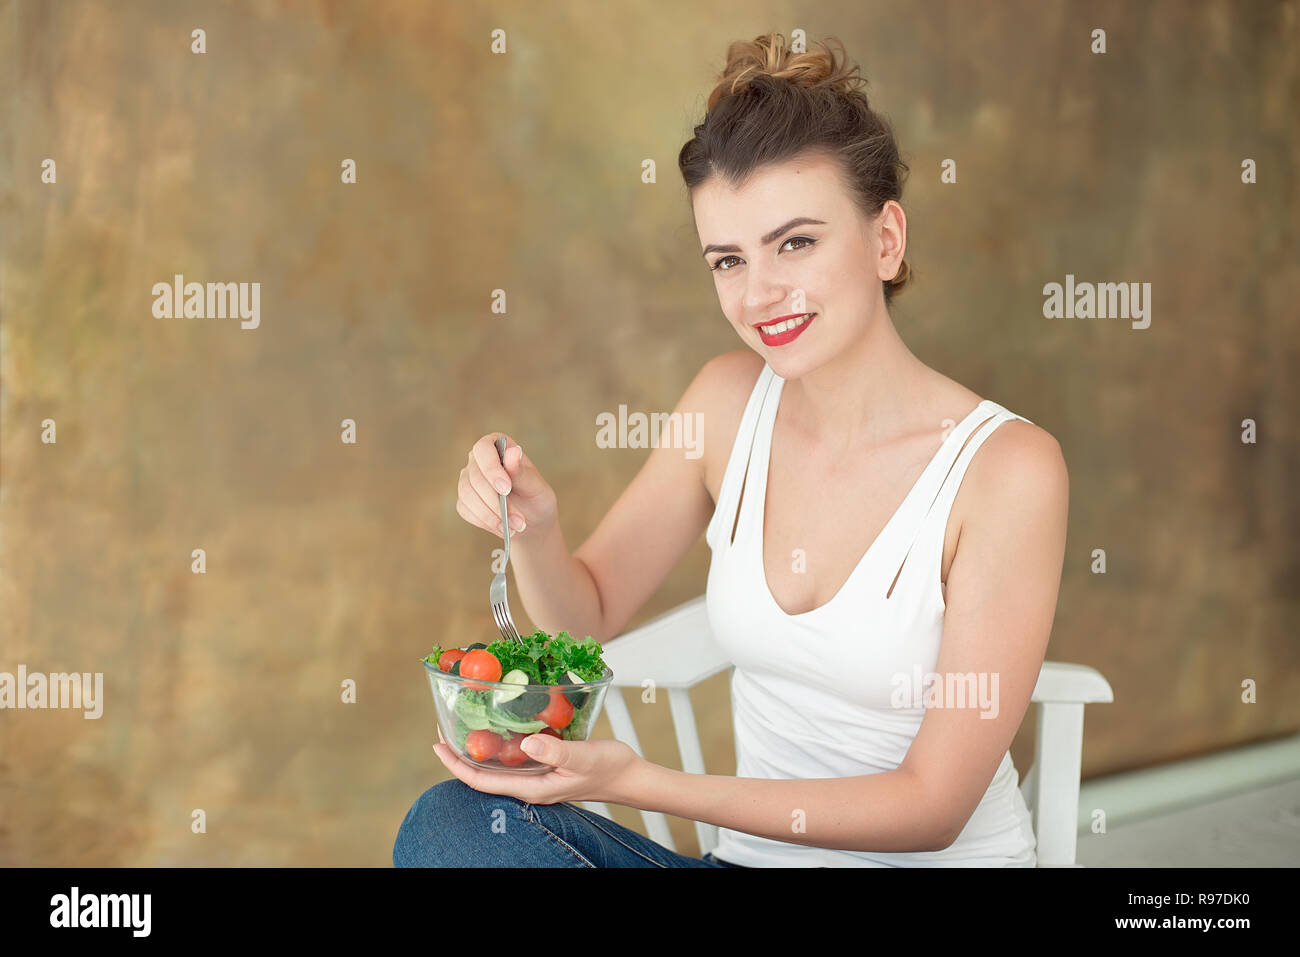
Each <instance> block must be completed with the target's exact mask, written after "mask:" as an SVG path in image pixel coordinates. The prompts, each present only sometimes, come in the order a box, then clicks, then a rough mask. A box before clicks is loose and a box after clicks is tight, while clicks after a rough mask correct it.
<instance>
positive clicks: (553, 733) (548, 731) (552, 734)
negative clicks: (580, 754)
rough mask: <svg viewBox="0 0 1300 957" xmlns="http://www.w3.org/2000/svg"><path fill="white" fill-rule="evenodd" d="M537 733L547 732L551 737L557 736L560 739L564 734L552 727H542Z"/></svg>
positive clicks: (562, 738)
mask: <svg viewBox="0 0 1300 957" xmlns="http://www.w3.org/2000/svg"><path fill="white" fill-rule="evenodd" d="M537 733H538V734H549V735H550V736H551V737H553V738H559V739H560V740H564V735H562V734H560V732H558V731H556V730H555V729H554V728H542V730H541V731H538V732H537Z"/></svg>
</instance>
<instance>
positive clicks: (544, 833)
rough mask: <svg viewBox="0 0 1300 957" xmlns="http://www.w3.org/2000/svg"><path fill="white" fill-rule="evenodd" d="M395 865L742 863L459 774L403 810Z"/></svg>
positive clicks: (502, 865) (621, 865) (568, 865)
mask: <svg viewBox="0 0 1300 957" xmlns="http://www.w3.org/2000/svg"><path fill="white" fill-rule="evenodd" d="M393 866H394V867H740V866H741V865H740V864H731V863H728V862H727V861H723V860H719V859H718V858H716V857H714V856H713V855H712V854H711V853H710V854H705V855H704V857H702V858H700V857H688V856H687V855H685V854H678V853H676V852H675V851H670V850H668V848H666V847H664V846H663V845H662V844H658V843H656V842H654V841H652V840H650V839H649V838H648V837H643V836H642V835H641V834H638V833H637V832H636V831H633V830H631V829H630V828H626V827H623V826H622V825H621V824H616V823H615V822H613V821H611V820H610V819H609V818H607V817H603V816H602V815H600V814H596V813H595V812H594V811H588V810H587V809H586V808H582V807H579V806H578V805H576V804H571V803H569V802H565V803H563V804H528V803H526V802H524V801H521V800H520V799H519V798H516V797H511V796H509V795H505V794H486V793H484V792H482V791H476V790H474V789H473V788H472V787H470V786H469V785H468V784H466V783H465V782H464V781H462V780H460V778H452V779H450V780H448V781H441V782H439V783H438V784H435V785H434V786H433V787H431V788H429V789H428V790H427V791H425V792H424V793H423V794H421V795H420V797H419V798H418V799H417V800H416V802H415V803H414V804H413V805H411V809H410V810H409V811H407V812H406V817H405V818H404V819H403V820H402V826H401V827H400V828H398V830H397V840H396V841H395V842H394V843H393Z"/></svg>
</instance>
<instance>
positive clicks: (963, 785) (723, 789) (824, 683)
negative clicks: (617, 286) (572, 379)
mask: <svg viewBox="0 0 1300 957" xmlns="http://www.w3.org/2000/svg"><path fill="white" fill-rule="evenodd" d="M856 70H857V68H856V67H849V66H846V65H844V64H843V63H841V62H840V61H839V60H838V59H837V58H836V57H835V56H834V54H833V53H832V51H831V50H830V49H829V48H828V47H825V46H824V45H823V48H822V49H821V50H819V51H811V52H800V53H795V52H792V51H790V50H789V49H788V48H787V47H786V46H785V43H784V40H782V39H781V38H780V36H779V34H771V35H768V36H763V37H759V38H757V39H756V40H755V41H753V42H751V43H737V44H733V45H732V47H731V49H730V51H729V56H728V62H727V66H726V68H725V70H724V71H723V75H722V78H721V79H720V81H719V82H718V84H717V86H716V87H715V89H714V90H713V92H712V94H711V95H710V97H709V109H708V114H707V115H706V117H705V118H704V121H703V122H702V123H700V125H699V126H697V127H696V128H695V135H694V136H693V137H692V139H691V140H690V142H688V143H687V144H686V146H685V147H683V149H682V150H681V153H680V158H679V162H680V166H681V171H682V175H683V178H684V180H685V182H686V185H687V187H688V191H689V197H690V203H691V212H692V215H693V217H694V220H695V226H696V229H697V231H698V233H699V237H700V243H701V250H702V252H703V255H704V258H705V262H706V264H707V266H708V268H709V269H710V270H711V275H712V277H713V280H714V285H715V288H716V290H717V294H718V302H719V304H720V306H721V307H722V312H723V314H724V315H725V316H726V319H727V321H728V322H730V323H731V325H732V326H733V328H734V329H735V331H736V333H737V335H738V336H739V337H740V339H741V341H742V342H743V344H744V345H745V347H746V348H744V349H742V350H737V351H736V352H733V353H728V354H727V355H724V356H718V357H715V358H714V359H712V360H710V361H709V362H708V363H706V364H705V366H704V369H702V370H701V371H700V373H699V374H698V375H697V376H696V377H695V380H694V381H693V382H692V383H691V385H690V386H689V387H688V388H687V390H686V393H685V394H683V396H682V398H681V400H680V401H679V402H678V405H677V408H676V409H675V410H674V415H676V414H678V413H681V415H682V416H683V417H687V416H695V415H698V416H699V417H700V418H699V420H700V421H701V422H702V423H703V424H704V428H705V430H706V431H707V433H708V435H707V436H704V437H703V441H702V443H701V448H702V450H703V454H702V455H701V456H700V457H699V458H698V459H692V458H689V457H687V456H685V455H683V453H682V452H681V451H679V450H676V449H674V448H671V447H669V446H668V445H667V444H665V443H659V444H658V445H657V446H656V447H655V448H654V450H653V451H652V453H651V455H650V456H649V458H648V459H647V461H646V463H645V465H644V466H643V467H642V469H641V471H640V472H639V473H638V474H637V476H636V477H635V478H634V480H633V481H632V483H631V484H630V485H629V486H628V488H627V489H626V490H625V491H624V492H623V494H622V495H621V496H620V497H619V498H618V500H617V501H616V502H615V503H614V505H613V506H612V507H611V508H610V510H609V513H608V514H607V515H605V517H604V518H603V519H602V520H601V522H600V524H599V525H598V526H597V528H596V530H595V531H594V532H593V533H592V534H591V536H590V537H589V538H588V539H587V541H586V542H585V543H584V544H583V545H582V547H581V548H579V549H578V550H577V551H576V552H575V553H573V554H570V553H569V551H568V549H567V547H566V546H565V544H564V539H563V536H562V534H561V533H560V531H559V524H558V522H556V521H555V508H554V507H553V504H552V503H553V502H554V493H553V491H552V490H550V488H549V486H548V485H546V484H545V483H544V482H543V481H542V480H541V478H540V474H539V473H538V472H537V471H536V469H535V468H533V466H532V464H531V463H530V462H528V461H527V460H526V459H524V458H523V456H522V453H517V454H516V455H515V456H511V457H510V458H509V459H501V460H499V459H498V457H497V455H496V454H495V453H493V452H492V451H491V443H492V441H493V436H491V435H489V436H484V437H483V439H480V440H479V443H477V444H476V446H475V450H476V453H477V454H476V453H471V465H472V466H473V467H472V468H470V467H469V466H467V469H469V472H468V476H469V477H468V478H465V479H463V481H462V491H461V501H462V502H463V503H465V502H467V503H468V504H467V505H465V506H464V511H462V515H464V516H465V517H466V518H467V520H471V521H473V522H475V524H479V525H480V527H484V528H488V529H490V528H492V527H493V526H494V525H495V524H496V519H495V517H493V516H494V510H495V507H496V501H497V495H496V493H495V492H494V491H493V490H492V487H491V485H490V484H489V483H490V482H492V481H496V480H500V481H502V482H503V483H504V484H503V486H502V487H501V489H500V491H501V493H503V494H508V495H509V499H508V504H509V505H510V507H511V509H514V508H516V507H517V506H518V505H520V504H522V505H523V507H524V510H525V512H526V513H529V510H530V509H531V510H532V512H531V513H529V514H527V517H528V519H529V522H528V531H527V532H526V533H524V535H523V536H522V537H521V538H520V539H519V546H518V548H519V552H518V561H517V562H516V561H515V559H514V558H513V557H512V564H513V565H514V569H515V577H516V582H517V583H518V585H519V591H520V593H521V595H522V597H523V601H524V605H525V607H526V608H527V610H528V612H529V616H530V617H531V618H532V619H533V620H534V621H538V622H544V621H548V620H550V621H564V622H569V623H581V627H582V629H583V630H582V631H581V632H579V633H586V632H588V631H589V632H590V633H591V634H592V635H594V636H596V638H597V639H598V640H599V641H600V642H602V643H603V642H606V641H608V640H609V639H611V638H615V637H617V636H618V635H619V634H621V633H622V631H623V629H624V628H625V627H626V626H627V624H628V622H629V621H630V620H631V619H632V617H633V616H634V615H635V614H636V612H637V610H638V609H639V608H640V607H641V606H642V605H643V604H644V603H645V601H646V599H648V598H649V597H650V595H651V594H653V593H654V591H655V590H656V589H658V588H659V586H660V584H662V583H663V581H664V580H665V578H666V577H667V575H668V573H669V572H670V571H671V570H672V568H673V567H675V566H676V565H677V564H678V563H679V562H680V561H681V559H682V558H683V557H684V556H685V554H686V552H687V551H688V550H689V549H690V547H691V546H693V545H694V544H695V543H696V542H697V541H698V539H699V536H700V533H701V532H704V534H705V538H706V541H707V543H708V545H709V547H710V548H711V549H712V553H713V557H712V562H711V564H710V568H709V578H708V586H707V589H706V597H707V609H708V616H709V622H710V625H711V630H712V632H713V636H714V638H715V640H716V641H717V642H718V644H719V645H720V646H722V647H723V649H724V650H725V651H726V652H727V653H728V655H729V656H730V658H731V660H732V662H733V663H734V665H735V668H734V670H733V673H732V683H731V698H732V709H733V725H734V728H735V744H736V756H737V769H736V774H735V775H734V776H732V775H716V774H690V773H686V772H682V771H677V770H673V769H669V768H665V767H661V766H659V765H656V764H653V763H651V762H649V761H646V760H645V759H644V758H642V757H640V756H639V755H638V754H637V753H636V752H634V751H633V750H632V749H631V748H630V747H629V746H628V745H626V744H624V743H623V742H621V741H610V740H604V741H599V740H597V741H591V740H588V741H563V740H558V739H555V738H552V737H548V736H546V735H534V736H533V738H532V740H534V741H535V743H537V744H538V745H539V746H540V748H541V749H542V751H541V753H532V752H529V753H530V754H532V757H533V758H534V759H535V760H536V761H538V762H539V763H541V764H547V765H550V766H551V767H552V770H551V771H549V772H547V773H544V774H537V775H530V776H522V775H507V774H502V773H495V774H494V773H493V772H491V771H484V770H483V769H479V768H472V767H470V766H469V765H468V764H467V763H466V762H463V761H457V760H456V759H455V755H454V754H453V753H452V752H451V751H450V749H448V748H447V747H446V746H445V745H438V746H437V748H438V751H437V753H438V755H439V757H440V758H441V759H442V760H443V761H444V763H445V764H446V766H447V768H448V770H450V771H451V773H452V774H453V775H454V776H455V777H456V778H457V779H458V780H456V781H452V782H443V783H441V784H438V785H435V786H434V787H432V788H430V789H429V790H428V791H426V792H425V794H424V795H423V796H422V797H421V799H420V800H419V801H417V802H416V804H415V805H414V806H412V808H411V810H410V811H409V812H408V814H407V817H406V819H405V820H404V821H403V823H402V826H401V829H400V831H399V835H398V840H397V842H396V844H395V846H394V853H393V860H394V863H396V864H399V865H416V866H420V865H427V864H432V865H434V866H460V865H463V864H465V863H475V862H487V863H494V862H501V863H507V862H508V863H515V864H522V865H524V866H529V865H533V866H557V865H558V866H572V867H628V866H632V867H720V866H737V865H739V866H742V867H748V866H756V867H764V866H775V867H788V866H829V867H882V866H935V865H960V866H970V865H1011V866H1032V865H1033V864H1034V863H1035V845H1034V834H1033V830H1032V827H1031V824H1030V818H1029V814H1028V812H1027V810H1026V806H1025V803H1024V801H1023V799H1022V798H1021V796H1020V792H1019V790H1018V789H1017V787H1016V780H1017V772H1016V769H1015V767H1014V766H1013V764H1012V762H1011V756H1010V753H1009V750H1008V749H1009V747H1010V744H1011V740H1012V738H1013V737H1014V736H1015V733H1016V731H1017V729H1018V728H1019V726H1020V721H1021V719H1022V718H1023V716H1024V713H1025V711H1026V709H1027V707H1028V704H1029V698H1030V694H1031V693H1032V691H1033V687H1034V683H1035V680H1036V678H1037V676H1038V672H1039V669H1040V668H1041V667H1042V662H1043V655H1044V652H1045V649H1046V646H1047V638H1048V635H1049V633H1050V630H1051V622H1052V617H1053V614H1054V611H1055V607H1056V598H1057V591H1058V588H1059V585H1060V573H1061V567H1062V562H1063V557H1064V543H1065V524H1066V521H1065V519H1066V511H1067V494H1066V493H1067V483H1066V474H1065V468H1064V462H1063V459H1062V457H1061V454H1060V448H1059V446H1058V445H1057V443H1056V441H1055V439H1053V438H1052V436H1050V435H1049V434H1048V433H1046V432H1045V431H1043V430H1042V429H1040V428H1038V427H1037V426H1035V425H1034V424H1033V423H1032V422H1030V421H1029V420H1028V419H1025V418H1023V417H1022V416H1019V415H1016V414H1015V413H1014V412H1012V411H1010V410H1009V409H1007V408H1005V407H1003V406H1001V405H999V404H998V403H996V402H993V401H992V400H989V399H981V398H980V396H978V395H976V394H975V393H973V392H972V391H971V390H969V389H966V388H965V387H963V386H961V385H959V384H958V383H956V382H954V381H952V380H951V379H949V378H947V377H946V376H943V375H941V374H940V373H938V372H936V371H935V370H933V369H930V368H929V367H927V366H926V365H925V364H924V363H922V362H921V361H920V360H919V359H917V358H916V356H914V355H913V354H912V353H911V352H910V351H909V350H908V348H907V346H906V345H905V344H904V343H903V341H902V340H901V339H900V338H899V336H898V334H897V332H896V330H895V329H894V326H893V322H892V320H891V317H890V315H889V310H888V305H889V302H890V300H891V299H892V298H893V297H894V296H896V295H897V294H898V292H899V291H900V290H901V289H902V288H904V286H905V285H906V284H907V282H908V277H909V273H910V270H909V269H908V267H907V262H906V259H905V258H904V256H905V252H906V247H907V222H906V219H905V217H904V215H903V210H902V207H901V205H900V204H899V202H898V199H899V196H900V193H901V182H902V181H901V176H902V172H903V171H904V170H905V169H906V167H905V166H904V165H903V164H902V162H901V161H900V160H899V155H898V149H897V146H896V145H895V143H894V138H893V134H892V133H891V132H890V130H889V127H888V126H887V125H886V124H885V122H884V121H883V120H882V119H880V118H879V117H878V116H877V115H876V114H875V113H874V111H872V109H871V108H870V107H869V105H868V104H867V100H866V96H865V95H864V94H863V93H862V92H861V91H860V90H858V89H857V88H856V87H857V86H858V85H859V84H860V83H862V82H864V81H862V80H861V78H860V77H857V76H856V75H855V74H856ZM507 462H511V463H514V464H513V465H508V464H506V463H507ZM462 474H463V475H465V474H466V473H462ZM538 502H541V503H543V504H544V505H545V507H544V508H543V506H542V505H536V504H534V503H538ZM534 514H535V515H536V516H537V521H536V522H534V520H533V519H534ZM480 516H482V517H480ZM959 543H960V549H959V548H958V545H959ZM945 583H946V585H945ZM945 588H946V590H945ZM566 627H572V625H566ZM921 675H924V676H927V680H933V681H934V682H935V683H936V684H937V687H939V688H940V689H951V691H952V692H956V693H949V690H945V692H944V694H943V696H942V697H941V698H938V699H937V698H935V696H934V695H933V694H929V695H925V696H923V695H922V694H921V693H920V690H919V689H918V690H917V693H916V694H908V695H906V696H900V695H899V694H898V693H897V692H898V689H899V688H900V686H902V685H903V684H906V685H908V686H909V687H910V686H911V685H914V684H918V683H919V681H920V678H919V676H921ZM626 677H627V676H625V678H626ZM967 687H970V688H975V689H985V691H986V692H987V693H984V694H980V695H972V696H971V697H970V705H971V706H969V707H968V706H967V697H966V696H965V695H964V694H962V693H961V692H962V690H963V689H965V688H967ZM521 777H527V778H528V780H526V781H521V780H518V779H519V778H521ZM582 801H605V802H608V803H617V804H624V805H627V806H630V807H635V808H640V809H642V810H648V811H659V812H661V813H664V814H670V815H673V816H676V817H681V818H685V819H687V820H694V821H701V822H705V823H708V824H714V825H716V826H718V828H719V829H720V843H719V845H718V847H717V849H716V856H714V855H708V856H705V857H703V858H693V857H688V856H685V855H681V854H677V853H675V852H673V851H669V850H668V849H666V848H664V847H661V846H659V845H657V844H656V843H655V842H653V841H650V840H648V839H647V838H645V837H643V836H641V835H639V834H637V833H636V832H634V831H631V830H630V829H627V828H624V827H621V826H620V825H617V824H615V823H614V822H612V821H610V820H608V819H606V818H603V817H600V816H598V815H593V814H591V813H590V812H588V811H585V810H583V809H582V808H580V807H579V806H578V804H576V803H574V802H582ZM498 831H499V832H500V833H499V834H498ZM505 834H509V835H513V836H511V837H509V838H508V839H506V840H502V835H505Z"/></svg>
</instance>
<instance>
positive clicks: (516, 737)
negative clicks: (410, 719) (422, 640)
mask: <svg viewBox="0 0 1300 957" xmlns="http://www.w3.org/2000/svg"><path fill="white" fill-rule="evenodd" d="M423 664H424V670H425V673H426V674H427V675H428V676H429V687H430V688H431V689H432V691H433V703H434V704H435V705H436V706H437V709H438V728H439V729H440V730H441V731H442V737H443V740H444V741H446V742H447V743H448V744H450V745H451V747H452V750H454V751H455V752H456V754H457V755H458V756H459V757H460V759H461V760H462V761H465V762H467V763H469V764H472V765H474V766H475V767H479V768H484V769H486V770H488V771H514V772H516V773H519V774H542V773H545V772H546V771H550V770H551V769H552V768H551V765H549V764H543V763H541V762H540V761H534V760H533V759H532V758H530V757H529V756H528V755H527V754H525V753H524V752H523V751H522V750H520V748H519V743H520V742H521V741H523V739H524V738H526V737H528V736H529V735H530V734H536V733H539V732H541V731H544V730H547V729H548V728H549V731H548V733H551V734H554V735H555V736H556V737H558V738H561V739H562V740H565V741H586V740H587V738H588V737H589V736H590V735H591V729H592V727H594V726H595V724H596V718H597V716H598V715H599V714H600V709H601V706H602V705H603V704H604V703H605V692H606V691H607V690H608V689H609V685H610V682H611V681H613V680H614V672H613V671H611V670H610V668H609V666H608V665H606V666H605V673H604V674H603V675H601V676H600V677H599V678H598V679H596V680H595V681H586V682H583V683H582V684H566V685H532V684H529V685H514V684H506V683H505V682H501V681H484V680H482V679H481V678H462V677H461V676H460V675H453V674H452V673H451V672H449V671H443V670H442V669H441V668H439V667H438V666H437V665H435V664H432V663H430V662H428V661H425V662H423ZM553 696H558V697H559V698H560V699H562V700H563V701H564V702H566V703H567V704H568V705H569V706H571V707H572V711H573V713H572V717H568V708H566V706H565V704H560V703H559V701H557V700H556V698H555V697H553ZM552 704H554V710H552V711H550V712H549V713H547V709H548V708H551V707H552ZM539 713H542V714H546V718H547V719H550V721H551V723H553V724H562V727H559V728H551V727H550V725H548V724H547V723H546V719H541V718H538V717H536V716H537V715H538V714H539ZM566 717H568V720H567V721H566V720H565V718H566ZM471 735H473V737H472V738H471V737H470V736H471ZM470 747H473V749H474V751H475V753H476V754H478V755H479V757H477V758H475V757H471V755H470V751H469V748H470Z"/></svg>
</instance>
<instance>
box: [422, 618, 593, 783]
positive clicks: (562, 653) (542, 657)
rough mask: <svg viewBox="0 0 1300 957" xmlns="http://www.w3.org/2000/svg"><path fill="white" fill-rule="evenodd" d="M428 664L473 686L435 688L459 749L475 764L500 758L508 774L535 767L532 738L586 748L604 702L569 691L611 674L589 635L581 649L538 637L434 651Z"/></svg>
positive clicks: (571, 642)
mask: <svg viewBox="0 0 1300 957" xmlns="http://www.w3.org/2000/svg"><path fill="white" fill-rule="evenodd" d="M422 661H424V662H426V663H427V664H428V665H433V666H436V667H437V668H438V669H439V670H440V671H444V672H447V673H448V674H452V675H456V676H457V677H459V678H462V679H466V680H464V681H462V682H453V681H434V684H435V686H436V687H435V693H436V694H440V695H441V696H442V699H443V702H444V703H445V705H446V710H447V712H448V717H449V719H450V722H449V723H451V724H452V728H451V731H452V740H453V743H454V745H455V747H456V749H457V750H458V751H460V752H462V753H465V754H468V755H469V756H470V757H471V758H473V759H474V760H475V761H482V762H487V761H491V760H492V759H493V758H495V759H496V760H497V761H499V762H500V763H501V764H503V765H505V766H507V767H515V766H518V765H520V764H523V763H525V762H526V761H529V760H530V759H529V757H528V755H527V754H525V753H524V752H523V750H522V749H521V748H520V747H519V744H520V742H521V741H523V739H524V738H526V737H527V736H528V735H530V734H537V733H541V734H550V735H553V736H554V737H557V738H561V739H563V740H570V741H585V740H586V739H587V736H588V734H589V732H590V725H591V722H592V720H593V719H594V717H595V712H596V711H597V710H598V707H599V698H600V696H599V695H597V694H596V693H595V692H594V691H593V690H592V689H581V690H577V689H575V690H569V691H566V690H565V687H566V686H572V685H578V684H583V683H586V682H591V681H598V680H599V679H601V678H603V677H604V675H605V670H606V665H605V661H604V659H603V658H602V657H601V648H600V645H599V644H598V643H597V642H596V640H595V639H594V638H592V637H591V636H590V635H588V636H587V637H586V638H585V639H583V640H582V641H578V640H576V639H575V638H573V637H572V636H571V635H570V634H569V633H568V632H567V631H562V632H560V633H559V634H558V635H555V636H554V637H552V636H550V635H548V634H547V633H546V632H544V631H535V632H533V633H532V634H531V635H529V636H527V637H525V638H524V639H523V642H522V643H521V642H517V641H507V640H506V639H504V638H502V639H499V640H497V641H494V642H492V644H490V645H485V644H483V643H482V642H476V643H474V644H472V645H469V646H467V647H466V648H463V649H461V648H448V649H444V648H443V647H442V646H441V645H437V644H435V645H434V646H433V650H432V651H431V652H430V653H429V654H428V655H426V656H425V657H424V658H423V659H422ZM483 682H493V684H492V685H487V684H483ZM530 685H547V686H550V688H548V689H547V690H544V691H543V690H538V689H537V688H530V687H526V686H530ZM511 686H513V687H511ZM552 689H553V690H552ZM444 727H445V726H444Z"/></svg>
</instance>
